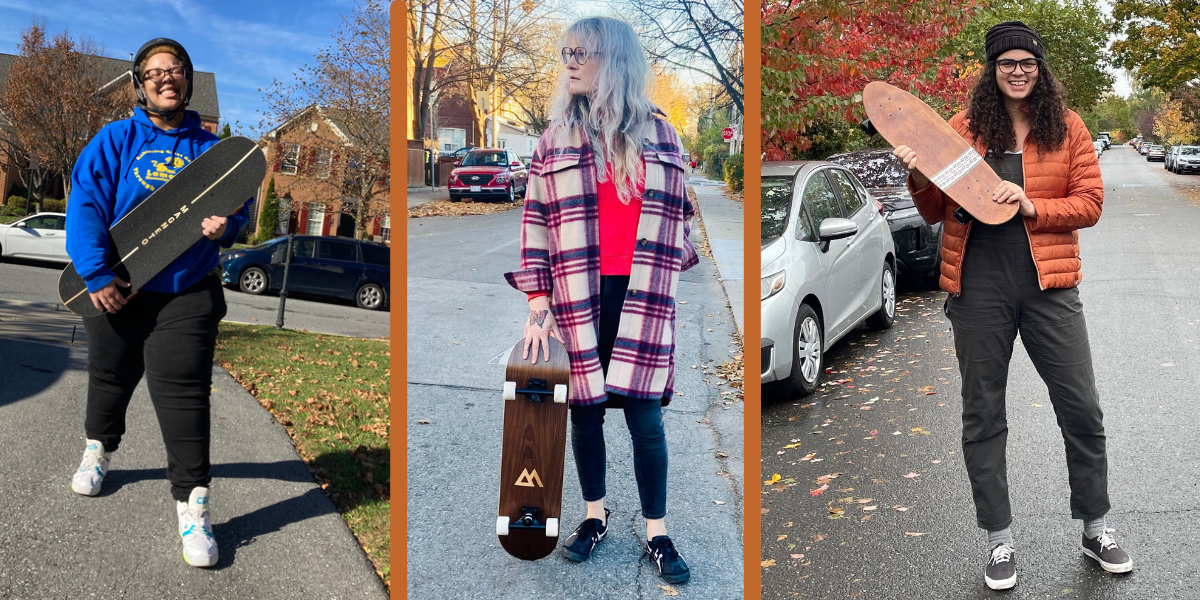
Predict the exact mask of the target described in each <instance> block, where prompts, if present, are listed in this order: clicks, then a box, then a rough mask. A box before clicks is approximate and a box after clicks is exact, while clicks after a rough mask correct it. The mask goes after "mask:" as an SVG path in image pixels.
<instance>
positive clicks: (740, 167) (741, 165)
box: [721, 154, 746, 192]
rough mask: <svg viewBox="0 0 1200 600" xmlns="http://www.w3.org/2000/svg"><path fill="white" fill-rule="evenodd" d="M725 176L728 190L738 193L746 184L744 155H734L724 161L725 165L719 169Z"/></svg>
mask: <svg viewBox="0 0 1200 600" xmlns="http://www.w3.org/2000/svg"><path fill="white" fill-rule="evenodd" d="M721 171H722V173H723V174H724V176H725V183H726V184H727V185H729V189H731V190H733V191H735V192H740V191H742V188H743V187H745V184H746V156H745V155H744V154H734V155H732V156H730V157H729V158H728V159H726V160H725V165H724V166H723V167H722V168H721Z"/></svg>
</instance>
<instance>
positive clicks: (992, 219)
mask: <svg viewBox="0 0 1200 600" xmlns="http://www.w3.org/2000/svg"><path fill="white" fill-rule="evenodd" d="M863 105H864V106H866V109H867V117H868V118H869V119H870V125H871V126H873V127H874V128H875V130H876V131H878V132H879V133H880V134H882V135H883V137H884V139H886V140H887V141H888V142H889V143H890V144H892V145H893V146H901V145H903V146H908V147H910V148H912V149H913V150H914V151H916V153H917V169H918V170H919V171H921V174H922V175H925V176H926V177H928V178H929V180H930V181H931V182H933V184H934V185H936V186H938V188H940V189H941V190H942V191H943V192H945V193H946V195H947V196H950V197H951V198H953V199H954V201H955V202H957V203H958V204H959V206H962V207H963V208H964V209H965V210H966V211H967V212H969V213H971V216H973V217H975V218H976V219H978V220H980V221H982V222H984V223H987V224H989V225H997V224H1000V223H1004V222H1007V221H1008V220H1009V219H1011V218H1012V217H1013V215H1015V214H1016V213H1017V209H1018V208H1019V206H1018V204H1017V203H1016V202H1013V203H1012V204H997V203H996V202H995V201H993V200H992V193H993V192H994V191H995V190H996V188H997V187H998V186H999V185H1000V183H1001V181H1002V180H1001V179H1000V176H998V175H996V172H995V171H993V170H992V168H991V167H989V166H988V164H987V163H986V162H984V161H983V157H981V156H979V153H978V152H976V151H975V149H974V148H972V147H971V145H970V144H968V143H967V141H966V140H964V139H963V138H962V136H961V135H958V132H957V131H954V128H953V127H950V124H949V123H947V122H946V121H944V120H943V119H942V117H941V116H939V115H938V114H937V112H936V111H934V110H933V109H932V108H930V107H929V105H927V104H925V103H924V102H922V101H921V99H920V98H917V97H916V96H913V95H912V94H910V93H908V92H906V91H904V90H902V89H900V88H897V87H895V86H892V85H889V84H887V83H884V82H882V81H872V82H871V83H869V84H867V88H866V89H865V90H863Z"/></svg>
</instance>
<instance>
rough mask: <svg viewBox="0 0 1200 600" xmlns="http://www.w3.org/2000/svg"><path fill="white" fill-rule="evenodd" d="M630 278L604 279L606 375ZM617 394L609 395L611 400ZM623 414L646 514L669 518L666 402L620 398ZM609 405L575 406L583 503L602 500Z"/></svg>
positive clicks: (574, 445) (573, 432)
mask: <svg viewBox="0 0 1200 600" xmlns="http://www.w3.org/2000/svg"><path fill="white" fill-rule="evenodd" d="M628 285H629V277H619V276H602V277H601V278H600V288H601V294H600V296H601V304H600V329H599V351H600V364H601V366H602V367H603V368H604V372H605V373H608V361H609V358H610V357H611V356H612V348H613V343H614V342H615V341H616V338H617V325H618V323H619V322H620V318H621V307H622V305H623V304H624V302H625V291H626V288H627V287H628ZM614 396H616V394H610V398H613V397H614ZM619 399H620V400H621V401H622V402H623V410H624V411H625V424H626V425H628V427H629V434H630V436H631V437H632V438H633V475H634V478H635V479H636V480H637V485H638V497H639V498H641V502H642V516H644V517H646V518H647V519H661V518H663V517H665V516H666V514H667V438H666V434H665V433H664V431H663V420H662V404H661V402H660V401H659V400H640V399H637V398H628V397H623V396H622V397H619ZM604 411H605V404H604V403H600V404H593V405H591V406H572V407H571V450H572V452H573V453H574V455H575V468H576V469H577V470H578V471H579V485H580V487H581V488H583V499H584V500H586V501H588V502H593V501H596V500H600V499H601V498H604V495H605V489H604V474H605V470H606V469H607V462H606V460H605V452H604Z"/></svg>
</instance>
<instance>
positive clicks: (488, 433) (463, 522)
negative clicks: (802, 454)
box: [406, 210, 744, 599]
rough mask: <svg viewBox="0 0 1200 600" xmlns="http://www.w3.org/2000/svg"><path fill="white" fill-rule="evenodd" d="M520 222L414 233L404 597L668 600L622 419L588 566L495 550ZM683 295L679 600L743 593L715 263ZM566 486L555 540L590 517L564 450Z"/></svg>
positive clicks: (452, 224) (723, 313) (737, 460)
mask: <svg viewBox="0 0 1200 600" xmlns="http://www.w3.org/2000/svg"><path fill="white" fill-rule="evenodd" d="M519 224H520V211H519V210H511V211H506V212H503V213H498V214H494V215H486V216H472V217H464V218H448V217H439V218H421V219H409V220H408V222H407V227H408V244H409V246H408V247H409V254H408V260H409V263H408V282H407V284H408V352H407V354H408V363H407V364H408V382H407V419H408V422H407V424H406V432H407V438H408V439H407V443H408V521H407V522H408V540H407V543H408V596H409V597H410V598H448V599H456V598H488V599H493V598H505V599H509V598H511V599H517V598H548V597H556V598H589V599H590V598H659V597H662V596H663V595H664V594H665V593H668V591H669V590H665V589H662V588H660V586H663V585H665V584H664V582H663V581H662V580H661V579H659V577H658V575H657V571H656V570H655V568H654V567H653V565H651V564H650V563H649V562H648V561H647V560H646V559H645V558H642V549H641V545H642V543H644V539H645V521H644V520H643V519H642V518H641V517H640V509H639V504H638V498H637V490H636V485H635V483H634V479H633V469H632V451H631V447H630V441H629V434H628V430H627V428H626V427H625V424H624V419H623V418H622V417H621V416H620V415H619V414H617V413H610V414H609V417H608V419H607V427H606V428H605V439H606V445H607V454H608V472H607V477H606V479H607V488H608V495H607V498H606V501H607V505H608V507H609V508H611V509H612V510H613V514H612V517H611V521H610V534H609V536H608V538H606V539H605V541H604V542H603V543H602V544H601V545H600V546H599V547H598V548H597V549H596V552H595V554H593V556H592V558H591V559H590V560H589V561H587V562H586V563H583V564H578V565H577V564H573V563H570V562H568V561H566V560H565V559H564V558H563V557H562V555H561V553H560V552H557V551H556V552H555V553H553V554H552V555H550V556H549V557H547V558H545V559H542V560H540V561H536V562H523V561H520V560H517V559H515V558H513V557H511V556H509V555H508V554H507V553H505V552H504V550H503V549H502V548H501V547H500V545H499V542H498V541H497V539H496V533H495V522H496V511H497V502H498V498H499V496H498V489H499V485H500V482H499V470H500V466H499V459H500V439H501V419H502V411H503V405H504V403H503V400H502V399H501V387H502V385H501V382H502V381H503V378H504V365H503V359H504V358H505V356H504V355H505V352H506V351H507V350H508V349H509V348H510V347H511V346H512V345H513V344H514V343H515V342H516V341H517V340H518V339H519V338H520V337H521V335H522V331H523V323H524V320H525V318H526V317H527V314H528V312H527V311H528V309H527V305H526V303H525V298H524V296H523V295H522V294H521V293H520V292H517V291H515V290H513V289H512V288H510V287H509V286H508V284H507V283H506V282H505V281H504V279H503V273H504V272H505V271H509V270H513V269H514V268H516V267H517V266H518V250H519ZM694 235H698V233H694ZM677 300H678V306H677V310H678V317H677V321H678V328H677V349H676V352H677V354H676V364H677V365H678V368H677V371H676V378H675V387H676V389H677V390H678V393H677V395H676V397H675V399H674V400H673V401H672V403H671V405H670V406H669V407H668V408H667V409H666V411H665V412H664V420H665V423H666V433H667V445H668V452H669V461H670V467H669V473H668V497H667V507H668V515H667V518H666V522H667V529H668V532H669V533H670V535H671V537H672V539H674V540H675V542H676V545H677V547H678V548H679V550H680V552H681V553H682V555H683V556H684V558H685V559H686V560H687V561H688V564H689V565H690V567H691V571H692V579H691V582H689V583H687V584H681V585H676V586H674V587H675V589H676V591H677V593H678V594H679V597H692V598H703V599H726V598H728V599H733V598H741V597H743V595H744V594H743V587H742V567H741V564H742V560H741V557H742V556H743V545H742V514H743V511H742V496H741V494H742V489H743V486H742V481H741V475H740V473H741V468H740V465H741V461H742V459H743V456H742V414H743V411H742V404H741V403H739V402H729V401H728V400H726V399H725V398H727V396H723V390H722V388H720V387H719V386H718V385H717V384H718V382H719V380H718V379H717V378H716V377H714V376H712V375H710V374H706V372H705V371H706V370H709V369H711V368H713V367H715V366H717V365H720V364H723V363H725V362H727V361H729V360H730V358H731V356H732V355H733V354H734V353H736V352H737V350H736V346H734V344H733V342H732V338H733V334H734V331H735V329H734V321H733V318H732V315H731V314H730V313H729V309H728V308H727V303H726V299H725V293H724V291H723V290H722V288H721V284H720V283H719V281H718V278H717V272H716V268H715V266H714V264H713V262H712V261H711V260H710V259H702V260H701V264H700V265H699V266H698V267H696V268H694V269H692V270H690V271H687V272H685V273H683V275H682V277H681V281H680V284H679V291H678V297H677ZM734 465H737V466H736V467H735V466H734ZM564 487H565V489H564V502H563V516H562V523H563V530H564V533H563V535H562V536H561V537H562V538H565V536H566V534H567V533H569V532H570V531H571V530H572V529H574V527H575V525H577V524H578V523H579V522H580V521H581V520H582V518H583V509H584V503H583V501H582V499H581V497H580V491H579V483H578V477H577V475H576V473H575V467H574V460H573V459H572V458H571V457H570V453H569V452H568V457H567V459H566V482H565V486H564Z"/></svg>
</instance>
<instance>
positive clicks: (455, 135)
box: [438, 127, 467, 152]
mask: <svg viewBox="0 0 1200 600" xmlns="http://www.w3.org/2000/svg"><path fill="white" fill-rule="evenodd" d="M466 145H467V130H466V129H459V128H457V127H442V128H441V129H439V130H438V147H439V148H441V149H442V150H444V151H447V152H454V151H455V150H458V149H459V148H462V147H464V146H466Z"/></svg>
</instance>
